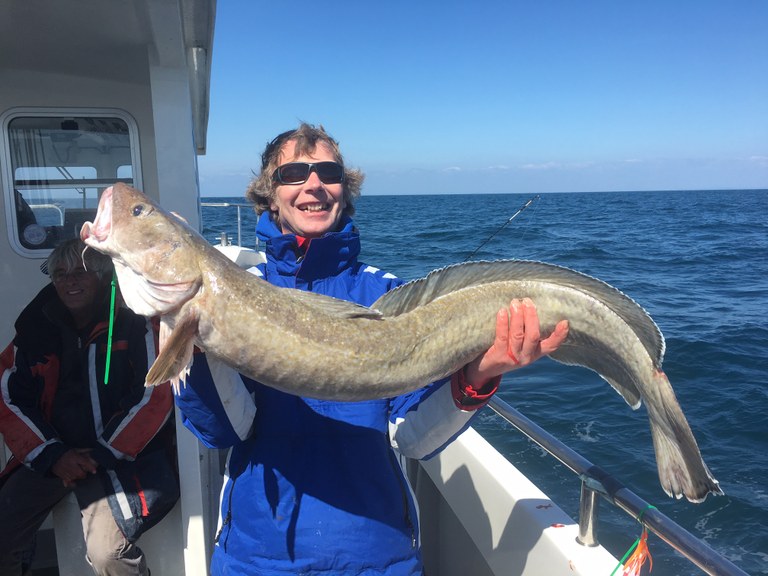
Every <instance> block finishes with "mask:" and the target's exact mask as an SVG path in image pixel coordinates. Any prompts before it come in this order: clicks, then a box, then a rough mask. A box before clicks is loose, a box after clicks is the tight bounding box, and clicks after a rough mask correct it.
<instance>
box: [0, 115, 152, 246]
mask: <svg viewBox="0 0 768 576" xmlns="http://www.w3.org/2000/svg"><path fill="white" fill-rule="evenodd" d="M30 117H33V118H61V119H62V120H66V119H69V118H72V117H79V118H87V117H93V118H115V119H118V120H121V121H123V122H125V124H126V125H127V126H128V142H129V146H130V154H131V171H132V179H133V186H134V187H136V188H139V189H142V188H143V183H142V170H141V153H140V146H139V129H138V124H137V122H136V120H135V119H134V118H133V116H131V114H129V113H128V112H127V111H125V110H122V109H119V108H76V107H45V108H42V107H34V108H33V107H15V108H10V109H8V110H6V111H5V112H3V114H2V115H0V131H1V132H0V185H1V186H2V191H3V203H4V206H5V227H6V234H7V239H8V243H9V244H10V246H11V249H12V250H13V251H14V252H16V253H17V254H19V255H20V256H23V257H26V258H41V257H45V258H47V257H48V255H49V254H50V253H51V251H52V250H53V247H51V246H47V247H41V248H30V247H28V246H25V245H23V244H22V243H21V241H20V238H19V230H18V225H19V222H18V217H17V212H16V198H15V195H14V190H15V189H16V186H15V177H14V169H13V165H12V159H11V140H10V132H9V128H10V123H11V122H12V121H13V120H15V119H17V118H30ZM112 181H115V179H114V178H113V179H110V181H109V182H110V183H111V182H112ZM105 183H107V182H105Z"/></svg>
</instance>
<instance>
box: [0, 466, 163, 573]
mask: <svg viewBox="0 0 768 576" xmlns="http://www.w3.org/2000/svg"><path fill="white" fill-rule="evenodd" d="M72 490H73V489H72V488H65V487H64V485H63V484H62V483H61V480H59V479H58V478H47V477H45V476H43V475H42V474H38V473H37V472H33V471H32V470H29V469H28V468H26V467H24V466H22V467H20V468H19V469H18V470H16V471H15V472H14V473H13V474H12V475H11V477H10V478H8V480H7V481H6V483H5V484H4V485H3V487H2V488H0V576H20V575H21V570H22V566H21V564H22V557H23V555H24V552H25V551H26V550H27V548H28V547H29V545H30V543H31V542H32V539H33V538H34V535H35V533H36V532H37V530H38V529H39V528H40V526H41V525H42V523H43V522H44V521H45V518H46V516H47V515H48V513H49V512H50V511H51V509H52V508H53V507H54V506H55V505H56V504H57V503H58V502H59V501H60V500H61V499H62V498H64V496H66V495H67V494H68V493H69V492H71V491H72ZM74 492H75V496H76V497H77V501H78V503H79V505H80V513H81V516H82V523H83V536H84V538H85V545H86V550H87V560H88V563H89V564H90V565H91V566H92V567H93V571H94V573H95V574H98V575H99V576H147V574H148V572H147V564H146V560H145V559H144V554H143V552H142V551H141V549H140V548H139V547H138V546H136V545H135V544H131V543H130V542H128V541H127V540H126V539H125V537H124V536H123V534H122V533H121V532H120V530H119V529H118V527H117V524H115V520H114V519H113V517H112V512H111V511H110V509H109V504H108V503H107V499H106V496H105V494H104V489H103V488H102V486H101V482H100V481H99V478H98V477H97V476H89V477H88V478H86V479H85V480H81V481H79V482H78V484H77V486H76V487H75V488H74Z"/></svg>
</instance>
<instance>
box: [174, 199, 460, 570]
mask: <svg viewBox="0 0 768 576" xmlns="http://www.w3.org/2000/svg"><path fill="white" fill-rule="evenodd" d="M257 234H258V236H259V238H260V240H261V241H262V242H264V243H265V245H266V254H267V263H266V264H262V265H259V266H258V267H257V268H254V269H252V270H251V271H252V272H254V273H255V274H256V275H257V276H260V277H262V278H264V279H266V280H267V281H268V282H270V283H272V284H275V285H277V286H284V287H291V288H299V289H302V290H309V291H313V292H319V293H322V294H326V295H330V296H334V297H337V298H342V299H345V300H351V301H354V302H357V303H359V304H364V305H370V304H372V303H373V302H374V301H375V300H376V299H377V298H378V297H379V296H381V295H382V294H384V293H385V292H387V291H388V290H390V289H392V288H393V287H395V286H397V285H399V284H400V283H401V281H400V280H398V279H397V278H396V277H394V276H392V275H391V274H387V273H385V272H383V271H381V270H378V269H376V268H374V267H371V266H368V265H366V264H364V263H362V262H359V261H358V260H357V256H358V254H359V252H360V238H359V235H358V233H357V231H356V229H355V227H354V225H353V223H352V221H351V220H349V219H347V220H346V221H345V222H344V226H343V228H342V230H340V231H339V232H335V233H331V234H328V235H326V236H324V237H323V238H318V239H314V240H312V241H311V243H310V244H309V247H308V248H307V250H306V253H302V251H301V250H300V249H299V248H298V246H297V241H296V237H295V236H294V235H283V234H282V233H281V232H280V230H279V229H278V228H277V227H276V226H275V224H274V223H273V222H272V220H271V219H270V218H269V216H268V213H264V214H262V216H261V218H260V219H259V223H258V226H257ZM214 383H215V384H214ZM176 403H177V406H178V407H179V409H180V411H181V413H182V419H183V421H184V423H185V425H186V426H187V427H188V428H189V429H190V430H192V432H194V433H195V435H197V436H198V438H200V439H201V440H202V442H203V443H204V444H206V445H207V446H209V447H216V448H228V447H231V448H232V450H231V453H230V457H229V462H228V468H227V478H226V479H225V486H224V490H223V492H222V500H221V520H220V523H221V529H220V532H219V535H218V538H217V542H216V546H215V549H214V553H213V559H212V565H211V573H212V574H214V575H230V574H243V575H250V574H254V575H255V574H259V575H275V576H277V575H281V576H283V575H286V574H334V575H348V576H352V575H354V576H361V575H374V574H376V575H383V574H386V575H392V576H395V575H398V576H399V575H411V574H421V573H422V565H421V557H420V553H419V535H418V534H419V533H418V515H417V512H416V507H415V504H414V499H413V497H412V494H411V490H410V486H409V484H408V482H407V480H406V478H405V475H404V474H403V470H402V468H401V464H402V463H403V462H404V458H403V457H411V458H426V457H429V456H431V455H432V454H434V453H436V452H437V451H439V450H440V449H441V448H442V447H443V446H445V445H446V444H447V443H448V442H450V441H451V440H452V439H453V438H454V437H455V436H457V435H458V434H459V433H460V432H462V431H463V430H464V428H466V426H468V424H469V420H470V419H471V416H472V414H474V412H473V411H465V410H461V409H459V408H458V407H457V406H456V404H455V403H454V400H453V393H452V391H451V383H450V381H449V379H446V380H443V381H440V382H436V383H433V384H430V385H428V386H426V387H425V388H422V389H419V390H417V391H415V392H412V393H410V394H406V395H403V396H399V397H396V398H389V399H381V400H372V401H367V402H353V403H350V402H330V401H321V400H315V399H311V398H302V397H298V396H294V395H290V394H286V393H284V392H280V391H278V390H275V389H272V388H269V387H267V386H264V385H262V384H259V383H258V382H255V381H253V380H250V379H248V378H246V377H244V376H241V375H239V374H237V373H236V372H235V371H234V370H232V369H231V368H229V367H227V366H224V365H222V364H221V363H220V362H218V361H217V360H215V359H213V358H211V359H206V357H205V356H204V355H202V354H197V355H196V356H195V359H194V363H193V366H192V371H191V374H190V376H189V378H188V381H187V385H186V387H182V389H181V391H180V392H179V395H178V396H177V398H176Z"/></svg>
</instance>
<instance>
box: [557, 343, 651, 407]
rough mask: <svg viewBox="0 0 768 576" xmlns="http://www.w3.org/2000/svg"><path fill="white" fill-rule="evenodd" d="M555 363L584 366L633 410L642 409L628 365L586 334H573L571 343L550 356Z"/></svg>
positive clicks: (561, 346)
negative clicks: (609, 386)
mask: <svg viewBox="0 0 768 576" xmlns="http://www.w3.org/2000/svg"><path fill="white" fill-rule="evenodd" d="M549 357H550V358H552V360H555V361H556V362H559V363H561V364H566V365H568V366H583V367H585V368H588V369H590V370H593V371H594V372H597V374H598V375H599V376H600V377H601V378H602V379H603V380H605V381H606V382H608V384H610V385H611V387H612V388H613V389H614V390H616V392H618V393H619V394H620V395H621V397H622V398H624V401H625V402H626V403H627V404H629V406H630V407H631V408H632V410H637V409H638V408H640V404H641V402H642V400H641V398H642V397H641V395H640V389H639V387H638V385H637V384H636V383H635V382H634V376H633V374H632V373H631V372H630V371H629V370H627V364H626V361H624V360H623V359H622V358H617V357H616V354H615V352H613V351H611V350H610V349H608V348H607V347H606V346H605V345H603V344H602V343H601V342H600V341H598V340H596V339H591V338H588V337H587V335H585V334H578V333H575V332H571V333H570V334H569V335H568V339H567V340H566V341H565V342H563V343H562V344H561V345H560V347H559V348H558V349H557V350H555V351H554V352H552V353H551V354H550V355H549Z"/></svg>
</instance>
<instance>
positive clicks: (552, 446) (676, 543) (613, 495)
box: [488, 397, 748, 576]
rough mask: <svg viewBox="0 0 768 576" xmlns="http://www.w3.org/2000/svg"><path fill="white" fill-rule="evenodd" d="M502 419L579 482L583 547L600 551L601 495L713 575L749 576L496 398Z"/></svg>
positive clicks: (494, 402)
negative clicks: (598, 522)
mask: <svg viewBox="0 0 768 576" xmlns="http://www.w3.org/2000/svg"><path fill="white" fill-rule="evenodd" d="M488 405H489V407H490V408H491V409H492V410H493V411H494V412H495V413H496V414H498V415H499V416H501V417H502V418H504V420H506V421H507V422H509V423H510V424H511V425H512V426H514V427H515V428H517V429H518V430H519V431H520V432H522V433H523V434H524V435H525V436H527V437H528V438H530V439H531V440H532V441H533V442H535V443H536V444H538V445H539V446H540V447H541V448H542V449H544V450H545V451H546V452H547V453H548V454H550V455H552V456H553V457H554V458H556V459H557V460H558V461H559V462H560V463H561V464H563V465H564V466H566V467H567V468H569V469H570V470H571V471H572V472H573V473H574V474H576V475H578V476H579V478H580V479H581V497H580V501H579V536H578V538H577V541H578V542H579V543H580V544H582V545H584V546H597V545H598V541H597V534H596V530H597V517H598V502H599V496H602V497H603V498H605V499H606V500H608V502H610V503H611V504H613V505H614V506H616V507H618V508H619V509H620V510H622V511H624V512H625V513H626V514H628V515H629V516H631V517H632V518H634V519H636V520H638V521H639V522H640V523H641V524H642V525H643V526H645V527H646V528H647V529H648V530H649V531H651V532H653V533H654V534H656V535H657V536H658V537H659V538H661V539H662V540H663V541H664V542H666V543H667V544H668V545H669V546H671V547H672V548H673V549H675V550H677V551H678V552H679V553H680V554H682V555H683V556H685V557H686V558H687V559H688V560H690V561H691V562H692V563H693V564H695V565H696V566H698V567H699V568H700V569H701V570H703V571H704V572H705V573H706V574H710V575H712V576H714V575H718V576H748V575H747V573H746V572H744V571H743V570H741V569H740V568H739V567H738V566H736V565H735V564H733V563H732V562H731V561H730V560H728V559H727V558H725V557H724V556H722V555H721V554H719V553H718V552H717V551H716V550H714V549H713V548H712V547H710V546H709V545H707V544H706V543H705V542H703V541H702V540H700V539H698V538H696V537H695V536H694V535H693V534H691V533H690V532H688V531H687V530H686V529H685V528H683V527H682V526H680V525H679V524H677V523H676V522H674V521H673V520H671V519H670V518H669V517H668V516H666V515H664V514H663V513H661V512H659V511H658V510H657V509H656V508H655V507H653V506H651V505H650V504H649V503H648V502H646V501H645V500H643V499H642V498H640V497H639V496H638V495H637V494H635V493H634V492H632V491H631V490H629V489H628V488H627V487H625V486H624V485H623V484H622V483H621V482H619V481H618V480H617V479H616V478H615V477H613V476H612V475H611V474H609V473H607V472H606V471H605V470H603V469H602V468H600V467H599V466H596V465H594V464H592V462H590V461H589V460H587V459H586V458H584V457H583V456H582V455H581V454H579V453H577V452H576V451H575V450H573V449H571V448H569V447H568V446H566V445H565V444H564V443H563V442H561V441H560V440H558V439H557V438H555V437H554V436H552V435H551V434H550V433H549V432H547V431H546V430H544V429H543V428H541V427H540V426H539V425H538V424H536V423H535V422H533V421H532V420H530V419H529V418H527V417H526V416H524V415H523V414H521V413H520V412H519V411H517V410H515V409H514V408H513V407H512V406H510V405H509V404H507V403H506V402H504V401H503V400H502V399H500V398H498V397H495V398H493V399H491V401H490V403H489V404H488Z"/></svg>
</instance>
